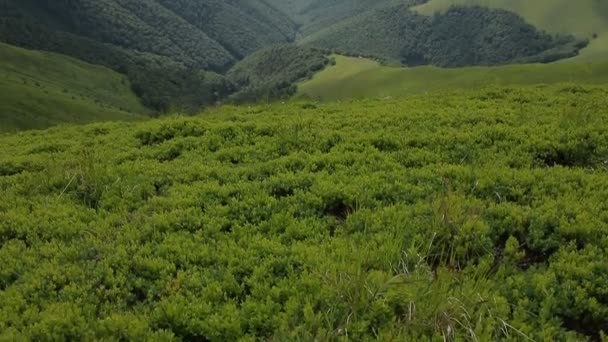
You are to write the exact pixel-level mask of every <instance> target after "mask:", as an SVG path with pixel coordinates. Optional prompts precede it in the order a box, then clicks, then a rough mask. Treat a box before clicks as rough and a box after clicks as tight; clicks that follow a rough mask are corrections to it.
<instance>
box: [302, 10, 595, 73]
mask: <svg viewBox="0 0 608 342" xmlns="http://www.w3.org/2000/svg"><path fill="white" fill-rule="evenodd" d="M304 42H305V43H306V44H309V45H312V46H316V47H320V48H326V49H332V50H334V51H336V52H339V53H345V54H349V55H353V54H360V55H364V56H374V57H376V58H379V59H383V60H385V61H387V62H391V63H400V64H405V65H427V64H431V65H436V66H442V67H459V66H467V65H500V64H509V63H535V62H551V61H555V60H559V59H563V58H567V57H572V56H575V55H576V54H577V53H578V51H579V50H580V49H582V48H583V47H585V45H586V42H585V41H579V40H577V39H575V38H574V37H572V36H556V37H554V36H550V35H548V34H546V33H544V32H541V31H538V30H537V29H536V28H535V27H534V26H531V25H529V24H527V23H526V22H525V21H524V20H523V19H522V18H521V17H519V16H517V15H515V14H513V13H511V12H507V11H503V10H495V9H488V8H483V7H453V8H451V9H449V10H448V11H446V12H445V13H438V14H436V15H434V16H425V15H421V14H417V13H416V12H413V11H412V10H410V8H409V7H408V6H406V5H401V6H394V7H389V8H386V9H381V10H377V11H370V12H368V13H366V14H364V15H361V16H358V17H354V18H353V19H350V20H345V21H343V22H340V23H338V24H336V25H333V26H331V27H329V28H327V29H325V30H323V31H320V32H318V33H316V34H314V35H312V36H310V37H307V38H305V39H304Z"/></svg>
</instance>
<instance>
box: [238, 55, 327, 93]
mask: <svg viewBox="0 0 608 342" xmlns="http://www.w3.org/2000/svg"><path fill="white" fill-rule="evenodd" d="M329 62H330V60H329V58H328V57H327V56H326V54H325V53H324V52H322V51H319V50H316V49H311V48H307V47H301V46H296V45H280V46H274V47H270V48H267V49H263V50H260V51H258V52H256V53H254V54H252V55H251V56H249V57H247V58H245V59H244V60H243V61H241V62H239V63H238V64H237V65H235V66H234V68H232V69H231V70H230V72H229V73H228V78H229V79H230V81H231V82H232V83H233V84H234V85H235V87H236V88H237V89H239V91H238V92H237V93H236V94H233V95H232V96H231V99H233V100H235V101H237V102H255V101H259V100H269V99H270V100H272V99H281V98H283V99H284V98H288V97H290V96H292V95H294V94H295V93H296V91H297V89H296V86H295V83H296V82H298V81H302V80H305V79H310V78H311V77H312V76H313V75H314V73H315V72H318V71H320V70H322V69H323V68H325V66H326V65H327V64H329Z"/></svg>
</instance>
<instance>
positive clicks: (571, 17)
mask: <svg viewBox="0 0 608 342" xmlns="http://www.w3.org/2000/svg"><path fill="white" fill-rule="evenodd" d="M453 5H459V6H462V5H468V6H475V5H482V6H487V7H491V8H500V9H506V10H509V11H512V12H514V13H517V14H519V15H521V16H522V17H523V18H525V19H526V20H527V21H528V22H530V23H532V24H533V25H535V26H536V27H539V28H541V29H543V30H546V31H548V32H553V33H567V34H574V35H576V36H578V37H580V38H586V39H590V40H591V42H590V45H589V47H588V48H587V49H585V50H583V51H582V53H581V55H580V57H579V58H578V59H579V60H582V61H590V60H605V58H606V56H607V55H608V2H606V1H600V0H579V1H569V0H535V1H526V0H431V1H429V2H428V3H427V4H424V5H422V6H419V7H417V8H416V10H417V11H418V12H420V13H424V14H427V15H432V14H434V13H436V12H444V11H447V10H448V9H449V8H450V7H451V6H453Z"/></svg>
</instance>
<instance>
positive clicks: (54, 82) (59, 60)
mask: <svg viewBox="0 0 608 342" xmlns="http://www.w3.org/2000/svg"><path fill="white" fill-rule="evenodd" d="M146 113H147V110H146V109H145V108H144V107H143V106H142V105H141V104H140V102H139V100H138V98H137V97H136V96H135V94H133V92H132V91H131V89H130V85H129V83H128V80H127V79H126V78H125V77H124V76H122V75H120V74H118V73H116V72H113V71H111V70H109V69H107V68H103V67H100V66H95V65H91V64H87V63H84V62H81V61H79V60H76V59H73V58H69V57H66V56H63V55H59V54H53V53H46V52H39V51H31V50H25V49H21V48H17V47H14V46H10V45H7V44H2V43H0V132H7V131H13V130H22V129H36V128H45V127H49V126H52V125H56V124H60V123H86V122H93V121H101V120H133V119H138V118H142V117H143V115H144V114H146Z"/></svg>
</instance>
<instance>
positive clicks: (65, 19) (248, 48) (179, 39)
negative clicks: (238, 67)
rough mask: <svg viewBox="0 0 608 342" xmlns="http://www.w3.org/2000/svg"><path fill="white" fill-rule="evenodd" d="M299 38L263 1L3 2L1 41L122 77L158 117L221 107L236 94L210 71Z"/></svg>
mask: <svg viewBox="0 0 608 342" xmlns="http://www.w3.org/2000/svg"><path fill="white" fill-rule="evenodd" d="M294 35H295V24H293V23H292V22H291V21H290V20H289V19H288V18H287V17H286V16H285V15H284V14H282V13H280V12H279V11H277V10H276V9H274V8H273V7H270V6H268V5H266V4H265V3H264V2H259V1H249V0H239V1H234V2H225V1H219V0H206V1H191V0H181V1H173V0H171V1H164V0H161V1H155V0H145V1H139V0H138V1H135V0H120V1H113V0H103V1H98V0H78V1H67V0H61V1H53V2H48V1H42V0H4V1H2V2H1V3H0V41H3V42H7V43H10V44H13V45H17V46H21V47H26V48H30V49H36V50H46V51H52V52H57V53H61V54H65V55H68V56H72V57H76V58H78V59H81V60H84V61H86V62H89V63H92V64H100V65H103V66H106V67H108V68H111V69H113V70H115V71H118V72H120V73H123V74H125V75H127V77H128V78H129V80H130V82H131V84H132V86H133V90H134V91H135V93H136V94H137V95H138V96H139V97H140V98H141V100H142V102H143V104H144V105H146V106H147V107H149V108H151V109H153V110H155V111H156V112H166V111H170V110H173V109H175V108H179V109H180V110H183V111H186V112H196V111H198V110H200V108H201V107H204V106H207V105H210V104H214V103H215V102H217V101H218V100H219V99H221V98H223V97H225V96H226V95H227V94H228V93H231V92H233V89H232V88H231V86H230V85H229V84H228V82H226V81H223V80H218V77H217V76H213V77H206V76H204V75H203V71H208V72H209V71H211V72H225V71H227V70H228V69H229V68H230V67H231V66H232V65H233V64H234V63H235V62H236V61H237V60H239V59H241V58H243V57H245V56H247V55H249V54H250V53H252V52H254V51H256V50H258V49H260V48H261V47H265V46H268V45H271V44H277V43H285V42H288V41H291V40H293V38H294ZM207 76H208V75H207ZM211 79H212V81H211V82H209V80H211Z"/></svg>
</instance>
